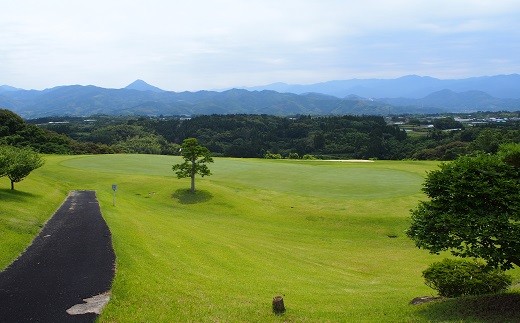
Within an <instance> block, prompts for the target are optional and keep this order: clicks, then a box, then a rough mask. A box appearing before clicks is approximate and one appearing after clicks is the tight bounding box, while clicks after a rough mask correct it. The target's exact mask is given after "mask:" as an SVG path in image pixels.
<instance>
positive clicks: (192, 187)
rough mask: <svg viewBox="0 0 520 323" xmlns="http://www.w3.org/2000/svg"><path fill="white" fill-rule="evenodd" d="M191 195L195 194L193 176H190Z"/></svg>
mask: <svg viewBox="0 0 520 323" xmlns="http://www.w3.org/2000/svg"><path fill="white" fill-rule="evenodd" d="M191 193H195V174H192V175H191Z"/></svg>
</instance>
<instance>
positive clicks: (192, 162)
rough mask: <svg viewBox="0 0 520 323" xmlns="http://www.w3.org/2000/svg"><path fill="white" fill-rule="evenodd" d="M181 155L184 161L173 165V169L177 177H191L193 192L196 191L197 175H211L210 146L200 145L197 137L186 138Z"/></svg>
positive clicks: (211, 159)
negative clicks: (209, 165)
mask: <svg viewBox="0 0 520 323" xmlns="http://www.w3.org/2000/svg"><path fill="white" fill-rule="evenodd" d="M181 156H182V158H184V162H183V163H180V164H176V165H173V167H172V169H173V171H174V172H175V174H177V178H185V177H190V178H191V190H190V191H191V193H195V175H197V174H199V175H200V176H202V177H204V176H209V175H211V172H210V170H209V168H208V165H206V164H208V163H212V162H213V158H211V153H210V151H209V150H208V148H206V147H204V146H201V145H199V142H198V141H197V139H195V138H187V139H184V141H183V142H182V145H181Z"/></svg>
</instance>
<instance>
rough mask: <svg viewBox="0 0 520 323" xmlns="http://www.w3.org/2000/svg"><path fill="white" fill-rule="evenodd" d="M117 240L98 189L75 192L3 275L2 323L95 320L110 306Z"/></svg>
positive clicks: (0, 292)
mask: <svg viewBox="0 0 520 323" xmlns="http://www.w3.org/2000/svg"><path fill="white" fill-rule="evenodd" d="M114 271H115V254H114V250H113V249H112V238H111V235H110V231H109V229H108V226H107V224H106V223H105V220H104V219H103V217H102V216H101V210H100V208H99V203H98V201H97V198H96V193H95V192H94V191H73V192H71V193H70V194H69V196H68V197H67V199H66V200H65V202H64V203H63V204H62V205H61V207H60V208H59V209H58V211H56V213H55V214H54V215H53V217H52V218H51V219H50V220H49V221H48V222H47V224H46V225H45V227H44V228H43V229H42V231H41V232H40V234H39V235H38V236H37V237H36V238H35V239H34V241H33V243H32V244H31V245H30V246H29V248H27V250H26V251H25V252H24V253H23V254H22V255H21V256H20V257H19V258H18V259H17V260H16V261H14V262H13V263H12V264H11V265H10V266H9V267H8V268H7V269H6V270H5V271H3V272H0V322H30V321H33V322H92V321H94V320H95V319H96V316H97V315H98V313H99V310H100V308H102V306H103V305H104V304H106V303H107V302H108V299H109V295H110V293H109V290H110V287H111V284H112V279H113V277H114Z"/></svg>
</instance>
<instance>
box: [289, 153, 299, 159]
mask: <svg viewBox="0 0 520 323" xmlns="http://www.w3.org/2000/svg"><path fill="white" fill-rule="evenodd" d="M289 159H300V155H298V153H289Z"/></svg>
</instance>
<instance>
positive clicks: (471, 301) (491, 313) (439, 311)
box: [417, 293, 520, 322]
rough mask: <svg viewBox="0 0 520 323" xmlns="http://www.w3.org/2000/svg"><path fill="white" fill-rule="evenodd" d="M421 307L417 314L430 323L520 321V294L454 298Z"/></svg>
mask: <svg viewBox="0 0 520 323" xmlns="http://www.w3.org/2000/svg"><path fill="white" fill-rule="evenodd" d="M419 307H422V308H420V309H419V310H418V312H417V313H418V314H419V315H421V316H424V317H425V318H426V319H427V320H428V321H436V322H438V321H443V322H444V321H449V322H462V321H473V322H518V321H520V314H519V313H520V293H504V294H497V295H485V296H472V297H462V298H452V299H447V300H444V301H439V302H434V303H429V304H424V305H419Z"/></svg>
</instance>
